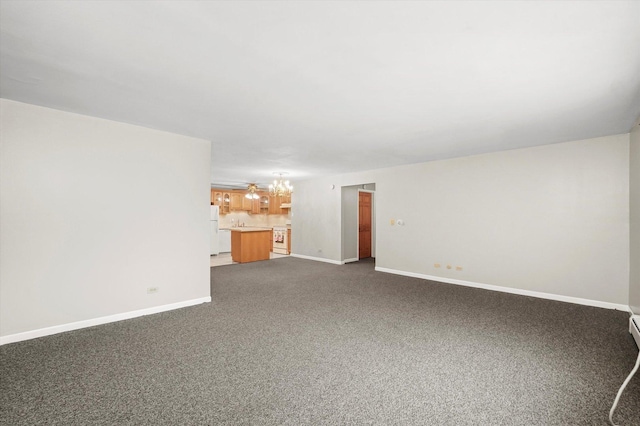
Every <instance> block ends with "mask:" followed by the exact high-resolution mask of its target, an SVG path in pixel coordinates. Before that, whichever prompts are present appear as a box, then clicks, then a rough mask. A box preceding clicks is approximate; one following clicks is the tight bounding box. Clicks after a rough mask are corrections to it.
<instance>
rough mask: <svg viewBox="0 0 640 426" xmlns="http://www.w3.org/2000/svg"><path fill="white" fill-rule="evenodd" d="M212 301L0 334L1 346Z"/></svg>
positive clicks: (157, 307)
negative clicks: (4, 334) (5, 334)
mask: <svg viewBox="0 0 640 426" xmlns="http://www.w3.org/2000/svg"><path fill="white" fill-rule="evenodd" d="M207 302H211V296H209V297H201V298H199V299H192V300H185V301H184V302H178V303H171V304H169V305H161V306H154V307H153V308H146V309H140V310H137V311H130V312H123V313H121V314H115V315H108V316H106V317H100V318H92V319H88V320H84V321H78V322H72V323H69V324H61V325H55V326H53V327H46V328H40V329H37V330H31V331H25V332H23V333H16V334H9V335H8V336H0V346H2V345H6V344H7V343H15V342H21V341H23V340H30V339H35V338H38V337H44V336H50V335H52V334H58V333H64V332H65V331H72V330H78V329H81V328H87V327H93V326H95V325H102V324H108V323H110V322H116V321H122V320H126V319H131V318H136V317H141V316H144V315H151V314H157V313H160V312H165V311H172V310H174V309H180V308H186V307H187V306H193V305H199V304H201V303H207Z"/></svg>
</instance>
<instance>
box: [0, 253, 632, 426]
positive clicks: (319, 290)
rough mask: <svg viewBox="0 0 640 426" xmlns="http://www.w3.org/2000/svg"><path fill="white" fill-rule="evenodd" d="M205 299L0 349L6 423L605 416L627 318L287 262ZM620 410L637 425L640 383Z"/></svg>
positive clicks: (512, 420)
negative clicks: (207, 301) (183, 306)
mask: <svg viewBox="0 0 640 426" xmlns="http://www.w3.org/2000/svg"><path fill="white" fill-rule="evenodd" d="M211 291H212V298H213V302H212V303H208V304H203V305H199V306H194V307H191V308H185V309H180V310H176V311H171V312H166V313H162V314H157V315H151V316H147V317H142V318H137V319H133V320H127V321H121V322H118V323H112V324H107V325H103V326H98V327H92V328H87V329H83V330H79V331H74V332H69V333H64V334H59V335H54V336H49V337H45V338H41V339H35V340H31V341H26V342H20V343H14V344H9V345H5V346H2V347H0V361H1V365H0V424H1V425H39V424H58V425H93V424H104V425H116V424H117V425H220V424H229V425H231V424H233V425H236V424H241V425H242V424H244V425H281V424H286V425H300V424H313V425H327V424H379V425H392V424H397V425H403V424H406V425H413V424H417V425H418V424H419V425H425V424H426V425H605V424H607V416H608V412H609V408H610V406H611V403H612V402H613V399H614V397H615V394H616V392H617V390H618V387H619V386H620V385H621V384H622V381H623V380H624V378H625V377H626V376H627V374H628V373H629V371H630V370H631V368H632V367H633V364H634V362H635V359H636V357H637V355H638V349H637V348H636V346H635V344H634V342H633V339H632V337H631V336H630V335H629V333H628V331H627V327H628V314H627V313H624V312H617V311H612V310H606V309H599V308H591V307H585V306H579V305H573V304H567V303H561V302H554V301H548V300H542V299H535V298H530V297H523V296H516V295H510V294H505V293H498V292H491V291H486V290H479V289H473V288H465V287H460V286H455V285H450V284H441V283H435V282H429V281H424V280H420V279H414V278H408V277H401V276H394V275H389V274H384V273H379V272H375V271H374V265H373V263H372V262H358V263H355V264H349V265H344V266H336V265H330V264H324V263H319V262H313V261H308V260H302V259H296V258H284V259H277V260H272V261H266V262H256V263H252V264H243V265H230V266H221V267H217V268H214V269H213V271H212V280H211ZM615 419H616V421H617V422H618V423H620V424H622V425H640V377H635V378H634V379H633V380H632V381H631V383H630V384H629V386H628V388H627V390H626V392H625V394H624V395H623V398H622V400H621V402H620V407H619V409H618V411H617V413H616V417H615Z"/></svg>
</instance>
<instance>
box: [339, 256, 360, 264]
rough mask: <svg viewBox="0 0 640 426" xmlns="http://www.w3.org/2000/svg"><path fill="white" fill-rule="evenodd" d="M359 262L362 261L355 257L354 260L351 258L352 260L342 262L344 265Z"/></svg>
mask: <svg viewBox="0 0 640 426" xmlns="http://www.w3.org/2000/svg"><path fill="white" fill-rule="evenodd" d="M359 260H360V259H358V258H357V257H353V258H351V259H345V260H343V261H342V263H353V262H357V261H359Z"/></svg>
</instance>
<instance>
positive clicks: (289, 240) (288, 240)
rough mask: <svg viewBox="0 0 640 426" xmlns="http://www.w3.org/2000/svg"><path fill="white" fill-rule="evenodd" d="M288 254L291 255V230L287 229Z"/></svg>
mask: <svg viewBox="0 0 640 426" xmlns="http://www.w3.org/2000/svg"><path fill="white" fill-rule="evenodd" d="M287 254H291V228H289V229H287Z"/></svg>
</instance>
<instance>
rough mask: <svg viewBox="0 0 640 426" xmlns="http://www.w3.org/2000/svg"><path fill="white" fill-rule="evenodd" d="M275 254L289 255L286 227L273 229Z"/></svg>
mask: <svg viewBox="0 0 640 426" xmlns="http://www.w3.org/2000/svg"><path fill="white" fill-rule="evenodd" d="M273 252H274V253H278V254H288V252H287V228H286V227H284V226H274V227H273Z"/></svg>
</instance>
